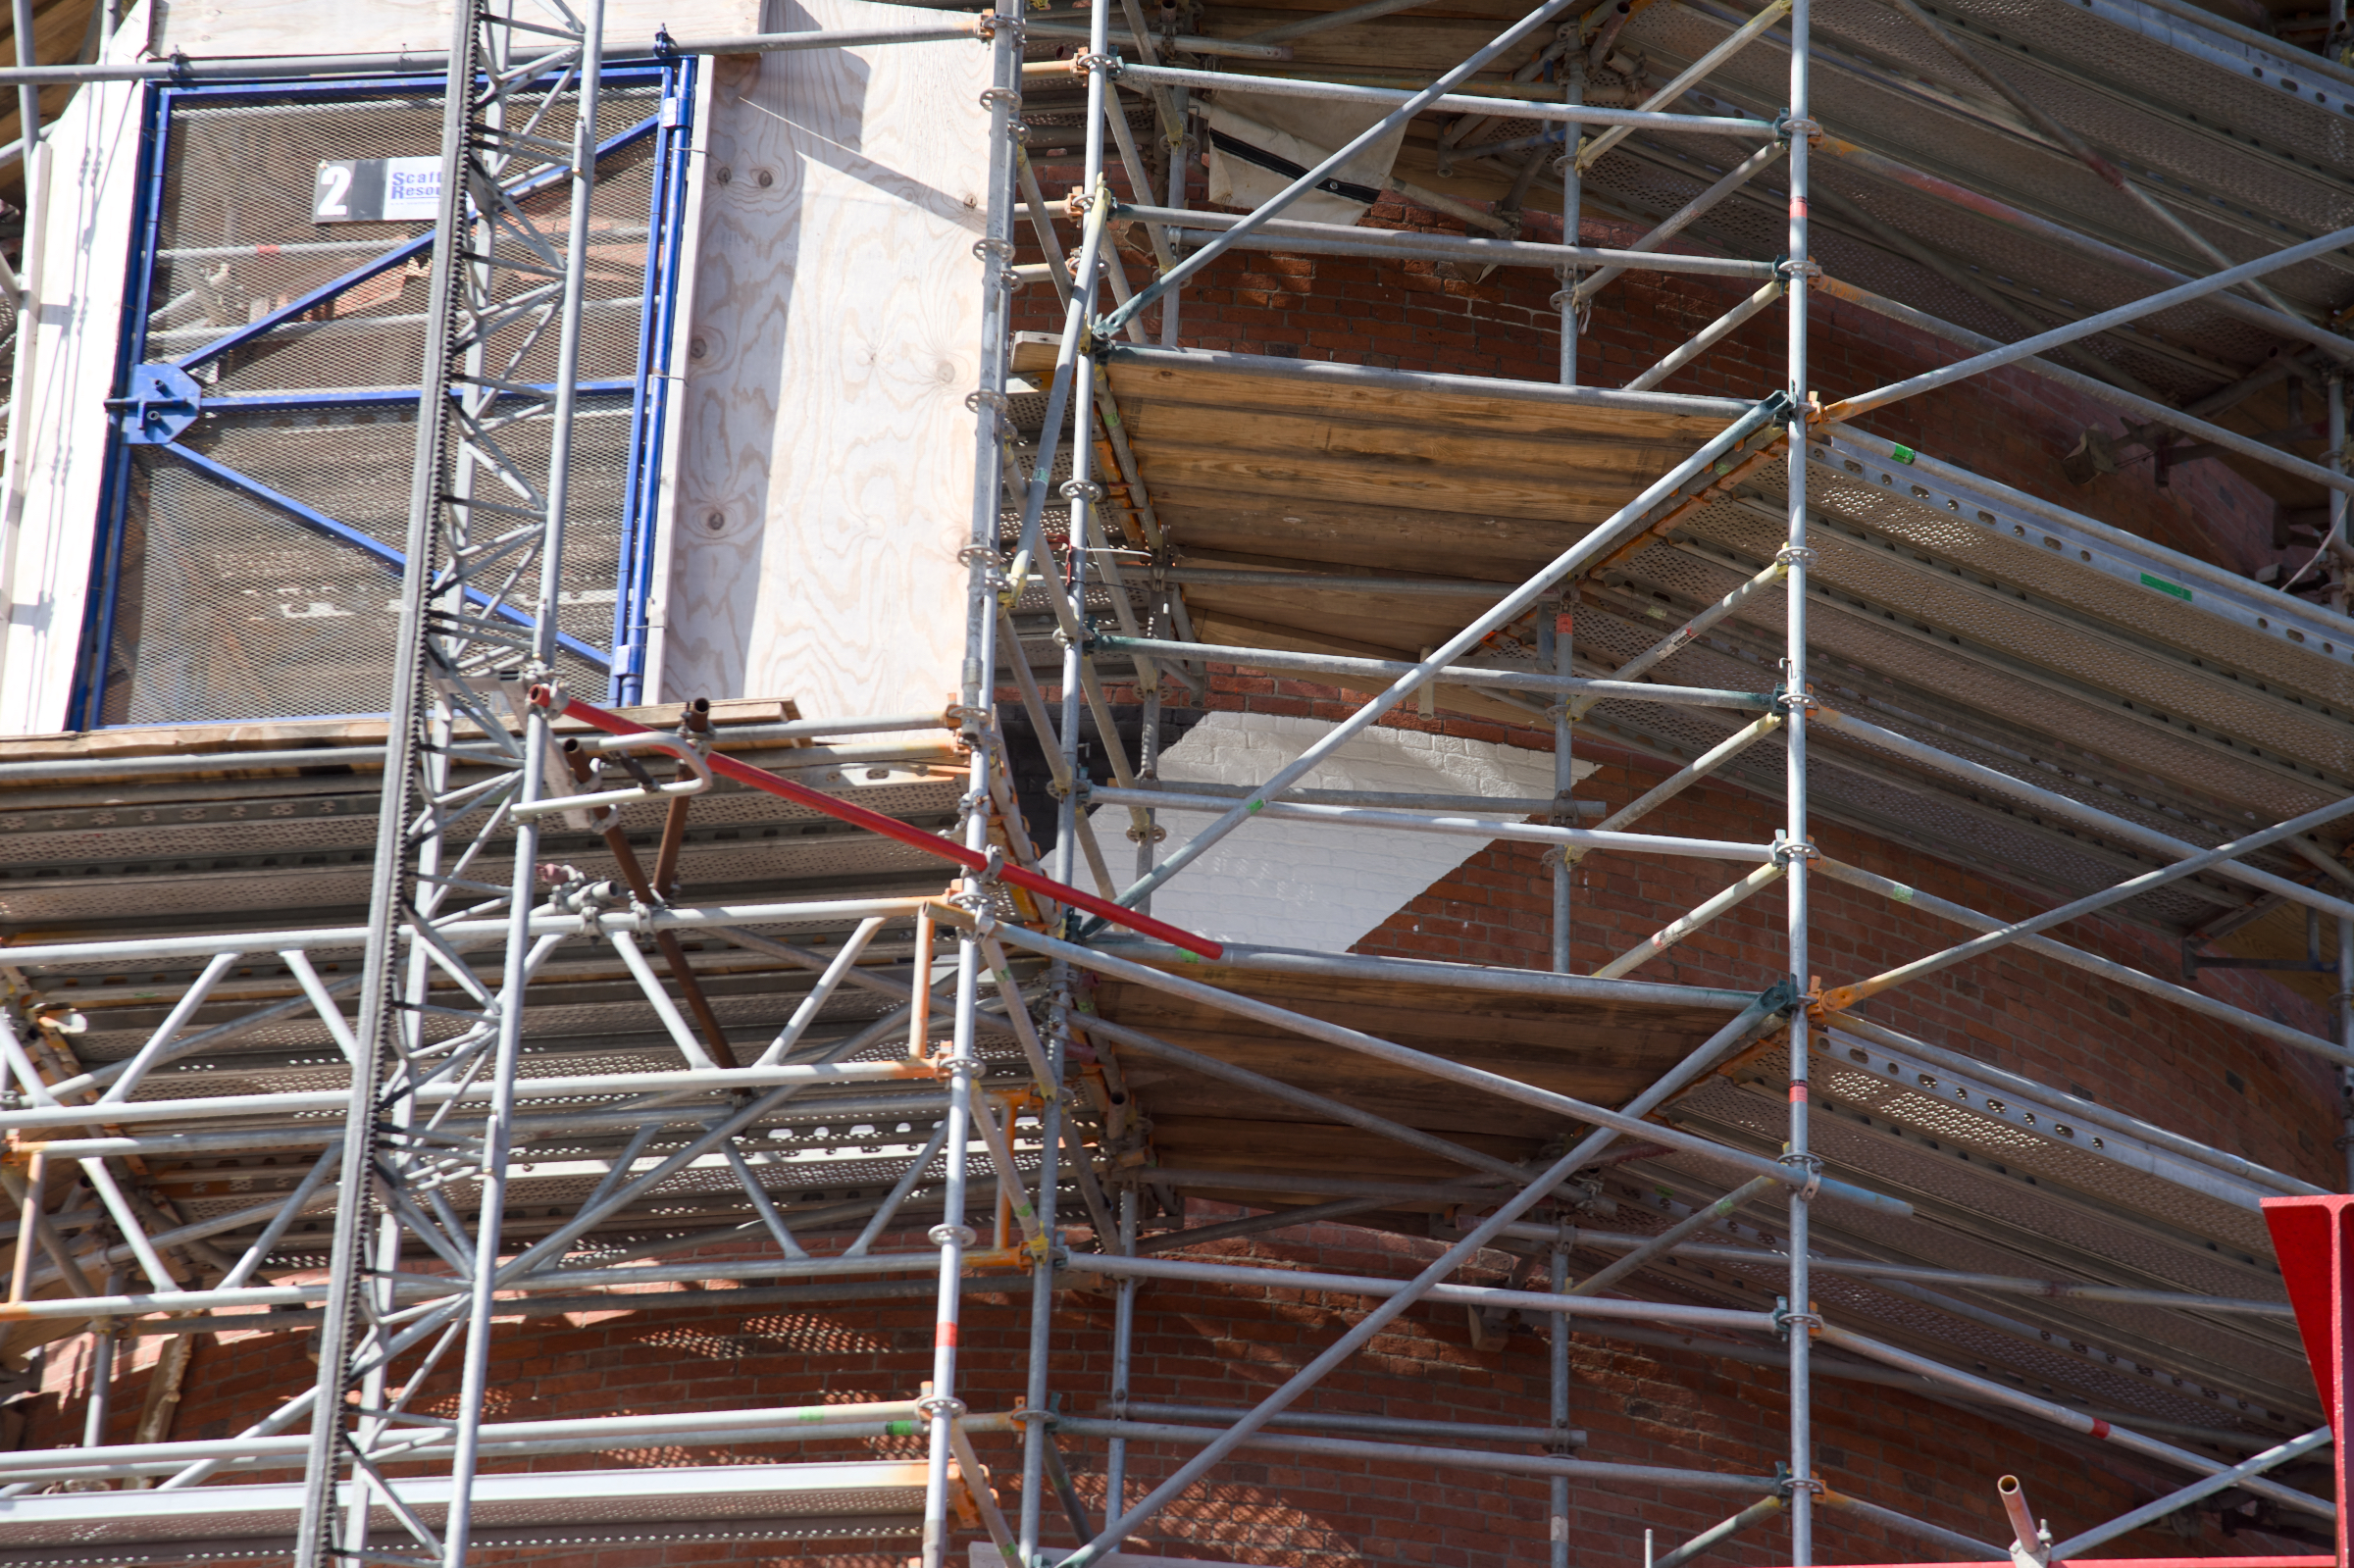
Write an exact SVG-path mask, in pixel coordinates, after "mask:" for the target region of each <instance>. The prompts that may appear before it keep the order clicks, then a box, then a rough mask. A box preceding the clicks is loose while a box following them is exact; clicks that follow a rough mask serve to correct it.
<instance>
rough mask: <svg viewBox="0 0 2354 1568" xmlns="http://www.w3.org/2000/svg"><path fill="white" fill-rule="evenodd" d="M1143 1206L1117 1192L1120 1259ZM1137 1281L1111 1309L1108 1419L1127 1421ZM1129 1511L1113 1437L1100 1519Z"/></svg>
mask: <svg viewBox="0 0 2354 1568" xmlns="http://www.w3.org/2000/svg"><path fill="white" fill-rule="evenodd" d="M1141 1206H1142V1203H1141V1200H1140V1199H1139V1197H1138V1195H1137V1190H1136V1189H1135V1188H1133V1187H1127V1188H1122V1189H1120V1248H1119V1250H1120V1256H1122V1257H1134V1256H1136V1221H1137V1210H1138V1209H1139V1208H1140V1207H1141ZM1137 1285H1138V1281H1137V1280H1136V1279H1135V1278H1134V1277H1133V1276H1131V1277H1128V1278H1124V1279H1122V1280H1121V1281H1120V1283H1119V1286H1118V1294H1116V1295H1115V1296H1113V1297H1112V1308H1111V1419H1112V1420H1114V1421H1125V1420H1127V1419H1128V1375H1129V1368H1130V1366H1131V1364H1132V1362H1133V1359H1134V1353H1135V1348H1136V1289H1137ZM1127 1511H1128V1440H1127V1439H1125V1438H1114V1439H1112V1440H1111V1442H1109V1443H1108V1444H1107V1445H1106V1448H1105V1455H1104V1459H1103V1517H1104V1518H1106V1519H1117V1518H1119V1517H1120V1516H1121V1515H1122V1514H1124V1513H1126V1512H1127Z"/></svg>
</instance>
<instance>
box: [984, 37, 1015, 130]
mask: <svg viewBox="0 0 2354 1568" xmlns="http://www.w3.org/2000/svg"><path fill="white" fill-rule="evenodd" d="M1014 25H1015V26H1017V27H1018V26H1020V25H1021V24H1020V23H1015V24H1014ZM999 104H1003V105H1004V106H1005V112H1006V113H1007V114H1012V115H1018V114H1020V113H1021V112H1022V95H1021V94H1020V93H1018V92H1015V91H1014V90H1013V89H1012V88H1011V87H986V88H983V89H982V92H981V107H982V108H984V109H995V108H996V107H997V106H998V105H999Z"/></svg>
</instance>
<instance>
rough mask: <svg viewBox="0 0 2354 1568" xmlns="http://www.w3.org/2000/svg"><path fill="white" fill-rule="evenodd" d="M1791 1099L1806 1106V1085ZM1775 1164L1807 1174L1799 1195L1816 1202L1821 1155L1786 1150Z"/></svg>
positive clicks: (1797, 1086)
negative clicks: (1794, 1152)
mask: <svg viewBox="0 0 2354 1568" xmlns="http://www.w3.org/2000/svg"><path fill="white" fill-rule="evenodd" d="M1790 1098H1791V1101H1792V1102H1793V1103H1794V1104H1800V1105H1803V1104H1805V1103H1806V1098H1807V1086H1806V1085H1804V1084H1793V1085H1791V1086H1790ZM1774 1163H1776V1164H1778V1165H1787V1166H1789V1167H1791V1168H1792V1169H1793V1170H1800V1171H1804V1172H1806V1173H1807V1179H1806V1181H1805V1182H1804V1183H1802V1184H1801V1185H1800V1186H1799V1189H1798V1195H1799V1196H1800V1197H1801V1198H1803V1199H1804V1200H1805V1201H1807V1202H1809V1203H1812V1202H1814V1201H1815V1194H1816V1193H1817V1192H1819V1191H1821V1190H1822V1156H1821V1155H1819V1154H1815V1153H1806V1154H1793V1153H1790V1152H1788V1151H1787V1150H1785V1151H1784V1152H1783V1153H1781V1154H1780V1155H1777V1156H1776V1157H1775V1161H1774ZM1816 1321H1817V1327H1819V1326H1820V1323H1821V1320H1820V1319H1817V1320H1816Z"/></svg>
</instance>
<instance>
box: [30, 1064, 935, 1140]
mask: <svg viewBox="0 0 2354 1568" xmlns="http://www.w3.org/2000/svg"><path fill="white" fill-rule="evenodd" d="M937 1076H938V1075H937V1074H936V1073H935V1071H934V1069H933V1066H932V1064H931V1063H930V1062H927V1061H896V1062H831V1063H827V1062H819V1063H812V1064H809V1065H806V1066H787V1067H690V1068H682V1069H679V1070H678V1071H676V1072H668V1073H596V1074H592V1075H588V1076H584V1077H580V1078H526V1079H519V1080H517V1081H516V1084H515V1087H514V1089H513V1091H512V1092H513V1094H514V1097H515V1098H516V1099H519V1100H535V1099H571V1098H576V1097H578V1098H587V1097H593V1096H600V1095H613V1094H684V1093H695V1092H713V1093H733V1092H736V1091H738V1090H742V1089H747V1088H778V1087H783V1086H785V1085H788V1084H807V1085H813V1086H814V1085H823V1084H873V1083H883V1082H889V1081H891V1080H894V1079H911V1078H912V1079H922V1080H924V1081H925V1082H927V1083H929V1082H931V1081H933V1080H934V1079H935V1078H936V1077H937ZM491 1087H492V1086H491V1085H489V1084H487V1083H479V1082H478V1083H462V1084H426V1085H423V1086H421V1087H418V1088H417V1089H416V1090H414V1094H415V1097H416V1101H417V1103H418V1104H420V1105H446V1104H448V1103H449V1102H450V1101H452V1100H457V1101H460V1102H480V1101H484V1100H487V1099H489V1098H490V1097H491ZM350 1103H351V1090H349V1089H347V1088H336V1089H316V1090H296V1091H294V1092H291V1093H285V1094H202V1095H190V1096H189V1097H187V1098H186V1099H169V1100H119V1101H114V1102H110V1103H108V1104H105V1105H36V1106H32V1107H30V1108H28V1109H26V1110H19V1111H0V1131H6V1132H14V1131H15V1130H16V1129H18V1128H24V1127H83V1126H94V1125H96V1124H98V1123H101V1122H103V1123H105V1124H106V1125H108V1126H110V1127H113V1126H119V1125H126V1124H128V1123H132V1122H165V1121H182V1122H184V1121H203V1120H209V1119H212V1118H215V1117H230V1116H264V1117H288V1116H319V1115H325V1114H332V1113H333V1112H336V1111H341V1110H343V1109H345V1108H347V1107H348V1106H349V1105H350Z"/></svg>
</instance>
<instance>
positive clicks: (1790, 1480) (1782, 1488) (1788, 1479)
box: [1773, 1459, 1825, 1502]
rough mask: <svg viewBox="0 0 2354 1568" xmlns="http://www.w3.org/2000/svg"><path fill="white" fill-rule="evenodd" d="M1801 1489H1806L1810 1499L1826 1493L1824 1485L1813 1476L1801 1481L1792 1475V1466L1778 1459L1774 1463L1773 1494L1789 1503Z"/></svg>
mask: <svg viewBox="0 0 2354 1568" xmlns="http://www.w3.org/2000/svg"><path fill="white" fill-rule="evenodd" d="M1801 1489H1804V1490H1805V1492H1806V1493H1807V1495H1808V1496H1810V1497H1819V1496H1821V1495H1822V1494H1823V1492H1824V1491H1825V1488H1824V1487H1823V1484H1822V1483H1821V1482H1819V1481H1817V1480H1816V1479H1815V1478H1814V1477H1813V1476H1809V1477H1807V1479H1806V1480H1804V1481H1801V1480H1799V1479H1798V1477H1796V1476H1794V1475H1792V1474H1791V1473H1790V1466H1789V1465H1788V1464H1787V1463H1786V1462H1784V1461H1783V1460H1780V1459H1776V1460H1775V1461H1774V1462H1773V1494H1774V1495H1775V1496H1777V1497H1780V1498H1781V1499H1782V1500H1783V1501H1785V1502H1787V1501H1789V1499H1790V1495H1791V1493H1792V1492H1798V1491H1800V1490H1801Z"/></svg>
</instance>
